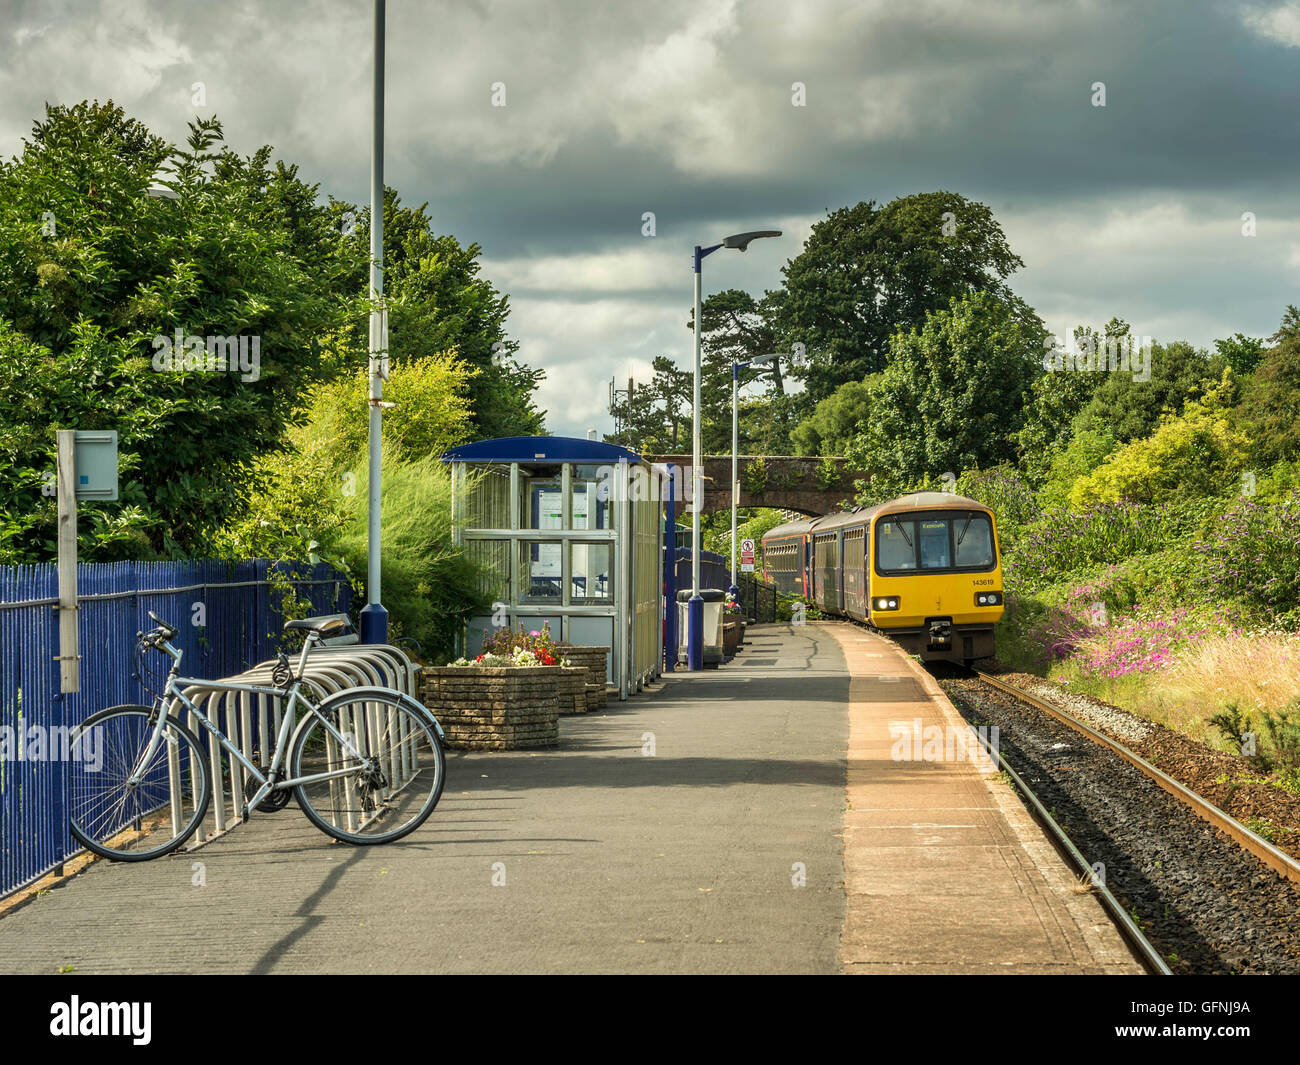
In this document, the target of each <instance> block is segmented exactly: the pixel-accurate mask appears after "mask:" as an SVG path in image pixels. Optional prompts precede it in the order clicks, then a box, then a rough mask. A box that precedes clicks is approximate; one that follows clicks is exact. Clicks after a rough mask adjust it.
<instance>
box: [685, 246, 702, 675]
mask: <svg viewBox="0 0 1300 1065" xmlns="http://www.w3.org/2000/svg"><path fill="white" fill-rule="evenodd" d="M702 252H703V249H702V248H701V247H700V246H699V245H698V244H697V245H696V246H695V322H694V325H695V328H694V333H695V389H694V397H695V399H694V409H693V410H692V412H691V512H692V513H691V598H690V602H689V603H688V604H687V606H686V668H687V669H703V668H704V597H703V596H701V595H700V512H701V510H702V509H703V506H704V477H703V473H704V471H703V470H702V469H701V466H703V464H704V454H703V452H704V448H703V444H702V442H701V439H700V421H701V419H700V332H701V330H700V317H701V315H702V313H703V311H702V309H701V287H700V286H701V277H700V264H701V261H702V260H703V258H704V255H703V254H702Z"/></svg>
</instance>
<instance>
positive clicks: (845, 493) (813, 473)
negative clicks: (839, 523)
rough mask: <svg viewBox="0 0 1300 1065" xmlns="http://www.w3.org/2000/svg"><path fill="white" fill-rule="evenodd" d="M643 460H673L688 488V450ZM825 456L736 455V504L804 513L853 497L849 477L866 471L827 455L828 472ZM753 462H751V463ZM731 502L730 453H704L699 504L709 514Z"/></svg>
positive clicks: (831, 507) (824, 511)
mask: <svg viewBox="0 0 1300 1065" xmlns="http://www.w3.org/2000/svg"><path fill="white" fill-rule="evenodd" d="M642 458H644V459H645V460H646V461H647V462H656V463H663V464H665V465H671V466H676V467H677V469H678V471H679V473H678V476H679V477H680V478H681V481H680V483H681V484H682V486H683V488H684V490H685V491H686V492H688V493H689V492H690V485H691V466H692V465H693V461H692V458H691V456H690V455H643V456H642ZM826 461H827V460H826V459H824V458H819V457H816V456H803V457H792V456H788V455H741V456H740V461H739V470H740V498H739V505H740V506H742V507H775V508H777V509H778V510H793V511H797V512H798V513H800V514H806V515H808V516H810V517H817V516H820V515H822V514H830V513H833V512H834V511H837V510H839V509H841V504H843V503H845V502H848V501H851V500H852V499H853V481H854V480H855V479H857V478H866V477H867V476H868V474H867V473H866V472H865V471H863V470H859V469H856V468H855V467H853V466H852V465H851V464H850V463H849V460H848V459H845V458H836V457H833V458H831V459H830V462H831V463H833V464H834V471H835V472H834V475H833V476H832V475H831V473H830V471H829V469H823V465H824V464H825V463H826ZM756 464H757V465H756ZM730 507H731V456H730V455H705V456H704V507H703V512H704V513H705V514H712V513H714V512H716V511H719V510H728V509H730Z"/></svg>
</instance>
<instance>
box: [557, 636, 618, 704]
mask: <svg viewBox="0 0 1300 1065" xmlns="http://www.w3.org/2000/svg"><path fill="white" fill-rule="evenodd" d="M555 653H556V654H558V655H559V656H560V657H562V658H567V659H568V660H569V665H571V666H581V667H582V668H584V669H586V670H587V673H588V678H587V709H588V710H595V709H596V708H597V707H601V706H604V705H605V703H606V702H607V701H608V696H607V693H606V690H605V671H606V669H607V668H608V666H607V661H608V659H609V648H608V647H585V646H583V645H582V644H575V643H557V644H556V645H555Z"/></svg>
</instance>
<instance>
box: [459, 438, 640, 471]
mask: <svg viewBox="0 0 1300 1065" xmlns="http://www.w3.org/2000/svg"><path fill="white" fill-rule="evenodd" d="M442 460H443V461H444V462H582V463H594V464H597V465H600V464H604V463H609V462H619V461H622V460H626V461H628V462H640V461H641V456H640V455H638V454H637V453H636V452H635V451H629V450H628V449H627V448H625V447H620V446H619V445H618V444H607V443H605V442H604V441H602V440H586V439H583V438H581V437H575V436H503V437H498V438H497V439H496V440H476V441H474V443H472V444H461V445H460V447H454V448H452V449H451V450H450V451H447V452H444V453H443V455H442Z"/></svg>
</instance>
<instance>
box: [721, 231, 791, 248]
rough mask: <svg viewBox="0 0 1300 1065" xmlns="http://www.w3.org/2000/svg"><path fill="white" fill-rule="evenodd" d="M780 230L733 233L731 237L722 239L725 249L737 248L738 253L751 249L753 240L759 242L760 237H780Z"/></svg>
mask: <svg viewBox="0 0 1300 1065" xmlns="http://www.w3.org/2000/svg"><path fill="white" fill-rule="evenodd" d="M780 235H781V231H780V230H779V229H755V230H752V231H751V232H749V233H733V234H732V235H731V236H729V237H723V238H722V246H723V247H724V248H735V249H736V250H738V251H744V250H745V249H746V248H748V247H749V242H750V241H751V240H758V239H759V238H760V237H779V236H780Z"/></svg>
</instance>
